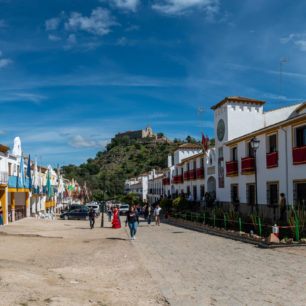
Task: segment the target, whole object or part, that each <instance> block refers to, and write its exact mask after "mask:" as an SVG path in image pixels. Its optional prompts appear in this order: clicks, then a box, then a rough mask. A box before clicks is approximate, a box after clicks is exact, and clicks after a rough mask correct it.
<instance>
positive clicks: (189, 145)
mask: <svg viewBox="0 0 306 306" xmlns="http://www.w3.org/2000/svg"><path fill="white" fill-rule="evenodd" d="M180 149H201V146H200V145H199V144H197V143H183V144H182V145H180V146H178V147H177V148H176V149H174V151H177V150H180Z"/></svg>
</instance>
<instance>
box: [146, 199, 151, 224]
mask: <svg viewBox="0 0 306 306" xmlns="http://www.w3.org/2000/svg"><path fill="white" fill-rule="evenodd" d="M145 215H146V217H147V221H148V224H149V225H150V224H151V218H152V205H151V203H149V204H148V205H147V207H146V210H145Z"/></svg>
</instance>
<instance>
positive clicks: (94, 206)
mask: <svg viewBox="0 0 306 306" xmlns="http://www.w3.org/2000/svg"><path fill="white" fill-rule="evenodd" d="M86 206H87V207H88V208H90V207H92V208H93V210H94V211H95V212H96V215H97V217H99V216H100V206H99V204H96V203H87V204H86Z"/></svg>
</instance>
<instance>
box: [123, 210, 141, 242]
mask: <svg viewBox="0 0 306 306" xmlns="http://www.w3.org/2000/svg"><path fill="white" fill-rule="evenodd" d="M138 224H139V218H138V215H137V214H136V211H135V207H134V206H132V205H131V206H130V209H129V211H128V213H127V215H126V220H125V226H127V225H129V228H130V235H131V239H132V240H135V239H136V232H137V226H138Z"/></svg>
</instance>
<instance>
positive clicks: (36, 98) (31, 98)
mask: <svg viewBox="0 0 306 306" xmlns="http://www.w3.org/2000/svg"><path fill="white" fill-rule="evenodd" d="M45 99H46V97H45V96H42V95H38V94H34V93H28V92H14V93H2V95H1V96H0V102H15V101H27V102H33V103H37V104H38V103H39V102H40V101H42V100H45Z"/></svg>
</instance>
